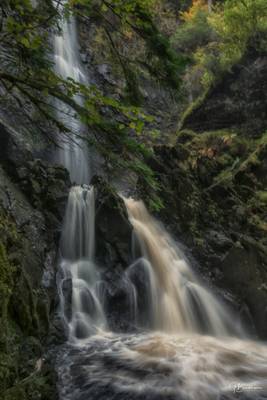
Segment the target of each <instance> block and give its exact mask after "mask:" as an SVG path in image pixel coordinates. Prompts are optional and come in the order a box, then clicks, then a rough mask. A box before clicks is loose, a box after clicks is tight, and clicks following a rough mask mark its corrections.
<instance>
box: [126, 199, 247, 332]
mask: <svg viewBox="0 0 267 400" xmlns="http://www.w3.org/2000/svg"><path fill="white" fill-rule="evenodd" d="M124 201H125V204H126V207H127V210H128V213H129V218H130V221H131V223H132V225H133V227H134V235H135V237H136V239H137V241H138V247H139V252H141V257H140V258H138V259H137V260H136V261H135V262H134V263H133V264H132V265H131V266H130V268H129V269H128V271H127V275H128V277H129V279H130V280H131V276H132V275H133V276H134V275H136V273H138V272H139V273H140V270H141V269H143V271H144V276H145V277H146V280H147V289H146V290H147V303H148V304H147V310H146V311H147V315H146V317H145V318H146V320H149V321H150V327H152V328H154V329H158V330H162V331H165V332H179V333H180V332H203V331H204V332H209V333H211V334H214V335H216V336H219V335H227V334H229V333H233V332H238V329H237V328H238V327H237V326H235V324H233V323H232V322H231V319H230V316H229V313H228V312H227V311H226V310H225V308H224V307H223V305H222V304H220V303H219V301H218V300H217V299H216V298H215V297H214V295H213V294H212V293H211V292H210V291H209V290H208V289H206V288H205V287H204V286H203V285H201V284H200V282H199V281H198V279H197V278H196V276H195V274H194V273H193V271H192V269H191V267H190V265H189V263H188V261H187V260H186V258H185V256H184V255H183V253H182V252H181V250H180V249H179V248H178V246H177V244H176V243H175V242H174V241H173V240H172V238H171V237H170V235H169V234H168V233H167V232H166V231H165V229H164V228H163V227H162V226H161V225H160V224H159V223H158V222H157V221H156V220H155V219H154V218H153V217H152V216H151V215H150V214H149V213H148V211H147V210H146V208H145V205H144V203H143V202H142V201H136V200H134V199H131V198H130V199H126V198H124ZM136 270H137V271H136ZM142 307H143V308H144V304H143V305H142ZM239 333H241V330H239Z"/></svg>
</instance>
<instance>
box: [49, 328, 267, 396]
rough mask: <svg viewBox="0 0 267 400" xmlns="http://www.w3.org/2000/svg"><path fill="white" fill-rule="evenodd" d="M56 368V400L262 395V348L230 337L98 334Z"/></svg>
mask: <svg viewBox="0 0 267 400" xmlns="http://www.w3.org/2000/svg"><path fill="white" fill-rule="evenodd" d="M57 366H58V367H57V371H58V376H59V381H58V390H59V395H60V400H232V399H237V398H238V399H242V400H263V399H267V346H266V345H264V344H261V343H258V342H257V343H256V342H253V341H248V340H240V339H237V338H233V337H225V338H220V339H219V338H215V337H211V336H203V335H181V336H180V335H168V334H164V333H161V332H153V333H135V334H114V333H112V334H109V333H103V334H99V335H96V336H92V337H91V338H90V339H89V340H88V341H87V342H86V343H85V342H82V343H81V344H80V345H79V344H75V345H71V344H66V345H64V346H63V347H62V348H61V350H60V351H59V353H58V358H57Z"/></svg>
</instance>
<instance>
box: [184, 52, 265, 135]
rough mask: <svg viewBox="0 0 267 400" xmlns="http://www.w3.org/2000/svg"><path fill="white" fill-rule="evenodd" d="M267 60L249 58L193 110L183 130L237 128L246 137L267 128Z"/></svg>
mask: <svg viewBox="0 0 267 400" xmlns="http://www.w3.org/2000/svg"><path fill="white" fill-rule="evenodd" d="M266 92H267V57H266V56H264V55H258V54H249V55H247V56H246V57H245V58H244V59H243V61H242V62H240V63H239V64H238V65H236V66H235V67H233V68H232V71H231V72H228V73H226V74H225V76H224V77H223V78H222V79H221V82H220V83H219V84H217V85H216V86H215V87H213V88H212V89H211V90H210V91H209V93H208V94H207V96H206V98H205V100H204V102H201V103H200V104H199V105H197V106H196V107H195V109H193V112H191V113H189V114H188V116H187V117H186V118H185V120H184V122H183V127H184V128H187V129H192V130H193V131H196V132H204V131H207V130H215V129H224V128H235V129H238V130H239V131H240V132H243V133H247V134H258V133H262V132H263V131H264V130H265V129H266V128H267V96H266Z"/></svg>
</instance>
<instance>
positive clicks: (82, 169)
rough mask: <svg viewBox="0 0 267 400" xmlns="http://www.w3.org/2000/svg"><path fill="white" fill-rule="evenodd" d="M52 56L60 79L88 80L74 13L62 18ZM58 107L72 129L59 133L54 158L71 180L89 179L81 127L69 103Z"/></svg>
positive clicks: (66, 123) (61, 7) (79, 99)
mask: <svg viewBox="0 0 267 400" xmlns="http://www.w3.org/2000/svg"><path fill="white" fill-rule="evenodd" d="M64 3H66V0H65V1H64V2H62V4H61V5H59V7H60V10H61V12H62V13H63V10H64ZM54 60H55V71H56V73H57V74H58V75H59V76H61V77H62V78H63V79H69V78H71V79H73V80H75V81H76V82H79V83H86V82H87V79H86V76H85V73H84V71H83V68H82V65H81V62H80V57H79V52H78V39H77V28H76V21H75V18H74V17H73V16H71V17H70V18H69V19H64V20H63V21H62V26H61V34H60V35H55V37H54ZM76 101H77V102H78V103H81V102H82V99H81V98H79V97H78V96H76ZM57 109H58V111H57V113H58V117H59V119H60V120H61V121H62V122H63V123H64V124H65V126H66V127H67V128H68V129H69V130H70V132H71V134H70V135H67V136H63V135H61V142H60V148H59V149H58V154H57V161H58V162H59V163H61V164H63V165H64V166H65V167H66V168H67V169H68V170H69V173H70V177H71V181H72V182H75V183H76V184H82V183H88V182H89V178H90V174H89V157H88V152H87V148H86V145H85V142H84V139H83V135H84V127H83V125H82V123H81V121H80V120H79V119H78V118H77V116H76V115H75V113H74V111H73V110H72V109H71V108H70V107H68V106H67V105H64V104H62V103H60V102H57Z"/></svg>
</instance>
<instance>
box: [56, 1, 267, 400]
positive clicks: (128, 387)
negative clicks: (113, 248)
mask: <svg viewBox="0 0 267 400" xmlns="http://www.w3.org/2000/svg"><path fill="white" fill-rule="evenodd" d="M60 7H61V6H60ZM62 10H63V9H62ZM54 47H55V69H56V71H57V73H58V74H59V75H60V76H62V77H63V78H72V79H75V80H77V81H78V82H84V83H86V78H85V74H84V72H83V69H82V67H81V64H80V62H79V54H78V42H77V32H76V25H75V20H74V18H73V17H71V18H70V19H69V20H68V21H65V20H64V21H63V23H62V35H58V36H55V46H54ZM77 101H82V99H81V98H77ZM57 107H58V109H59V111H58V117H59V118H60V119H61V120H62V122H64V123H65V124H66V126H67V127H69V129H70V130H71V132H72V134H71V137H70V138H69V140H67V138H62V142H61V143H60V144H61V148H60V150H59V152H58V160H59V161H61V162H62V163H63V165H65V167H66V168H68V170H69V172H70V176H71V180H72V182H73V184H74V186H73V187H72V188H71V190H70V193H69V198H68V204H67V208H66V214H65V219H64V225H63V231H62V236H61V241H60V249H59V253H60V265H59V273H58V279H57V280H58V292H59V298H60V313H61V316H62V320H63V321H64V324H65V327H66V330H67V331H68V334H69V341H68V342H67V343H65V344H64V345H63V346H62V348H61V349H60V348H59V349H58V352H57V372H58V389H59V398H60V400H84V399H92V400H111V399H112V400H125V399H128V398H129V399H134V400H144V399H150V400H177V399H180V400H196V399H198V400H208V399H209V400H215V399H223V398H224V399H228V400H235V399H236V396H237V395H239V394H240V393H241V395H243V394H244V396H243V397H242V398H244V399H245V398H246V400H255V399H261V398H262V399H263V398H266V396H267V384H266V376H267V349H266V346H265V345H263V344H260V343H255V342H253V341H249V340H245V339H242V340H241V339H237V338H234V337H233V336H231V335H234V334H235V335H236V334H238V335H239V336H240V335H242V331H241V329H240V328H239V327H238V324H236V321H235V320H234V318H232V317H231V314H230V313H229V312H228V310H227V309H226V308H225V307H224V306H223V305H222V304H221V303H220V302H219V301H218V300H217V299H216V298H215V296H214V295H213V294H212V292H211V291H210V290H209V289H208V288H207V287H206V286H205V285H204V284H203V283H202V282H200V280H199V279H198V277H197V276H196V275H195V273H194V272H193V270H192V268H191V267H190V264H189V262H188V261H187V259H186V257H185V256H184V254H183V252H182V251H181V249H180V247H179V245H177V244H176V243H175V242H174V241H173V239H172V238H171V237H170V235H169V234H168V233H167V232H166V230H165V229H164V228H163V227H162V226H161V224H160V223H159V222H157V221H156V220H155V219H154V218H153V217H152V216H151V215H150V214H149V213H148V211H147V210H146V208H145V205H144V203H143V202H142V201H135V200H133V199H126V198H124V201H125V205H126V208H127V210H128V215H129V220H130V222H131V224H132V226H133V230H134V233H133V236H134V237H133V259H134V260H133V263H132V264H131V265H130V266H129V267H128V268H127V269H126V271H125V272H124V273H122V277H121V279H122V280H123V282H124V283H125V282H126V284H127V285H126V288H127V295H126V297H127V296H128V299H129V301H126V303H127V304H128V305H130V307H129V308H130V310H129V315H130V318H131V319H132V322H133V325H134V329H133V332H129V331H128V332H123V333H122V332H111V331H110V330H109V328H108V323H107V316H106V315H105V309H104V306H103V304H105V301H106V292H108V291H109V289H110V292H112V291H113V290H115V291H116V288H115V289H114V287H111V288H108V289H107V290H103V287H106V285H108V283H107V281H105V283H103V281H102V277H101V273H100V270H99V268H98V266H97V264H96V261H95V189H94V188H93V187H92V186H88V184H89V176H90V174H89V172H90V171H89V157H88V153H87V150H86V146H85V143H84V141H83V135H84V127H83V125H82V124H81V123H80V122H79V121H78V120H77V119H76V118H75V115H74V113H73V110H71V109H70V108H69V107H67V106H63V105H62V104H57ZM77 135H78V136H77ZM77 185H79V186H77ZM109 272H110V274H111V275H112V274H113V271H109ZM118 279H119V278H118ZM113 283H114V282H113ZM122 286H123V285H122ZM124 287H125V286H124ZM119 289H120V288H119ZM110 298H112V296H111V297H109V299H110ZM118 299H119V301H120V300H121V299H122V301H124V300H123V299H125V297H124V296H123V295H122V296H121V297H120V293H119V296H118V297H117V301H118ZM126 303H125V304H126ZM236 325H237V326H236Z"/></svg>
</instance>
